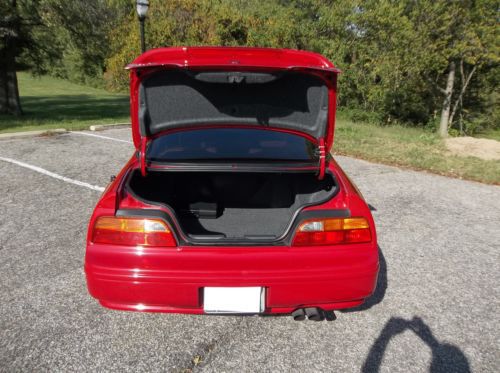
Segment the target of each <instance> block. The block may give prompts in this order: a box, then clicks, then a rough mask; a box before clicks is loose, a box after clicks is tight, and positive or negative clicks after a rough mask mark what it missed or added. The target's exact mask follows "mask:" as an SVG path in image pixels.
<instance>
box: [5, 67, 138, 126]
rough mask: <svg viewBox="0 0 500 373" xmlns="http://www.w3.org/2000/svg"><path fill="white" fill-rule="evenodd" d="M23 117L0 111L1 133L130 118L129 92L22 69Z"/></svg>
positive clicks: (109, 121)
mask: <svg viewBox="0 0 500 373" xmlns="http://www.w3.org/2000/svg"><path fill="white" fill-rule="evenodd" d="M17 77H18V80H19V93H20V96H21V106H22V108H23V111H24V115H23V116H22V117H19V118H16V117H13V116H10V115H0V133H3V132H16V131H30V130H45V129H51V128H66V129H70V130H79V129H88V127H89V125H92V124H105V123H126V122H130V115H129V101H128V95H123V94H116V93H110V92H107V91H105V90H102V89H96V88H91V87H86V86H81V85H78V84H73V83H70V82H68V81H66V80H61V79H55V78H51V77H47V76H43V77H40V78H34V77H32V76H31V75H30V74H29V73H24V72H21V73H18V75H17Z"/></svg>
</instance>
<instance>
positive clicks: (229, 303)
mask: <svg viewBox="0 0 500 373" xmlns="http://www.w3.org/2000/svg"><path fill="white" fill-rule="evenodd" d="M264 309H265V291H264V288H262V287H231V288H225V287H224V288H220V287H207V288H204V289H203V310H204V311H205V312H206V313H261V312H264Z"/></svg>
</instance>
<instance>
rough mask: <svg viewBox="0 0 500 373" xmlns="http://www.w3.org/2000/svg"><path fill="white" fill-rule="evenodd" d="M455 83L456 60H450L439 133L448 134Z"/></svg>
mask: <svg viewBox="0 0 500 373" xmlns="http://www.w3.org/2000/svg"><path fill="white" fill-rule="evenodd" d="M454 84H455V62H453V61H452V62H450V67H449V71H448V81H447V83H446V89H445V92H444V101H443V108H442V110H441V121H440V123H439V135H440V136H441V137H447V136H448V122H449V120H450V110H451V97H452V96H453V85H454Z"/></svg>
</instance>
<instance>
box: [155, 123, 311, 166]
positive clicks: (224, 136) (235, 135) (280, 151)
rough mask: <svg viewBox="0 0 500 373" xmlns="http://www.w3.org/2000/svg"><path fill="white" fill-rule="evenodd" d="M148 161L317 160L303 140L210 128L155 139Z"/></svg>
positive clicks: (256, 131)
mask: <svg viewBox="0 0 500 373" xmlns="http://www.w3.org/2000/svg"><path fill="white" fill-rule="evenodd" d="M147 158H148V159H149V160H150V161H156V162H164V161H214V160H242V161H260V160H261V161H264V160H280V161H291V162H293V161H298V162H303V161H316V160H317V159H318V156H317V154H316V146H315V145H314V144H313V143H312V142H311V141H309V140H307V139H306V138H304V137H302V136H298V135H293V134H289V133H284V132H277V131H271V130H260V129H239V128H212V129H197V130H190V131H180V132H175V133H172V134H169V135H165V136H162V137H159V138H157V139H154V140H153V141H152V142H151V144H150V145H149V147H148V150H147Z"/></svg>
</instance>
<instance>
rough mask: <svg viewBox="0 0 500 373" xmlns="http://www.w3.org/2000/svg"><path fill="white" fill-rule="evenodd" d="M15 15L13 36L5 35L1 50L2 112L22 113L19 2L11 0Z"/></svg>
mask: <svg viewBox="0 0 500 373" xmlns="http://www.w3.org/2000/svg"><path fill="white" fill-rule="evenodd" d="M11 8H12V12H13V13H12V14H13V15H14V17H13V21H12V22H11V25H10V27H11V28H12V31H13V32H12V34H13V36H9V35H7V36H4V39H3V48H2V50H0V63H1V65H2V68H1V69H0V113H5V114H14V115H21V114H22V113H23V112H22V109H21V101H20V99H19V88H18V85H17V75H16V37H17V36H18V35H19V18H18V17H17V2H16V1H15V0H12V1H11Z"/></svg>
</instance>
